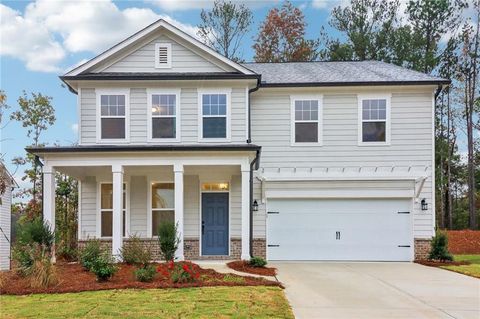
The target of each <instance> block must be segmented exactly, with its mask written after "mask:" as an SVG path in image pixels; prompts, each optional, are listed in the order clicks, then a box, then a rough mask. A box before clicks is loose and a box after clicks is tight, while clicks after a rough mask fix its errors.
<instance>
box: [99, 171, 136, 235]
mask: <svg viewBox="0 0 480 319" xmlns="http://www.w3.org/2000/svg"><path fill="white" fill-rule="evenodd" d="M103 184H113V181H106V180H105V181H100V182H97V205H96V206H97V222H96V233H97V238H100V239H112V237H110V236H108V237H102V185H103ZM123 184H125V197H126V198H125V236H123V239H126V238H128V237H129V236H130V185H129V184H130V183H129V181H126V180H124V181H123ZM112 216H113V208H112ZM112 222H113V218H112ZM112 227H113V225H112Z"/></svg>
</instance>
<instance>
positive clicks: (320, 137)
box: [290, 94, 323, 146]
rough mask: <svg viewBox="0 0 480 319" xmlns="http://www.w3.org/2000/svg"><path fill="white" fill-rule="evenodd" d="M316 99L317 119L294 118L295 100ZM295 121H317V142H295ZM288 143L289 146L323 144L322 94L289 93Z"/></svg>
mask: <svg viewBox="0 0 480 319" xmlns="http://www.w3.org/2000/svg"><path fill="white" fill-rule="evenodd" d="M313 100H316V101H318V119H317V120H316V121H315V120H309V121H297V120H295V102H296V101H313ZM295 123H318V126H317V128H318V140H317V142H299V143H297V142H295ZM290 141H291V143H290V145H291V146H322V145H323V95H322V94H316V95H291V96H290Z"/></svg>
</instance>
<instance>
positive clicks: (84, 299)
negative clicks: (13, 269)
mask: <svg viewBox="0 0 480 319" xmlns="http://www.w3.org/2000/svg"><path fill="white" fill-rule="evenodd" d="M0 308H1V312H2V316H1V317H2V318H39V319H41V318H73V317H75V318H89V319H93V318H293V314H292V311H291V309H290V306H289V304H288V301H287V300H286V298H285V295H284V292H283V290H282V289H280V288H278V287H263V286H257V287H203V288H184V289H145V290H135V289H125V290H109V291H89V292H80V293H64V294H34V295H26V296H0Z"/></svg>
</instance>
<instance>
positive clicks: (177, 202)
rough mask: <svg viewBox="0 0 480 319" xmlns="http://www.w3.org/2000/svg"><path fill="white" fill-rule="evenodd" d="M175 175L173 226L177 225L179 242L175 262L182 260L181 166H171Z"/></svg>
mask: <svg viewBox="0 0 480 319" xmlns="http://www.w3.org/2000/svg"><path fill="white" fill-rule="evenodd" d="M173 172H174V175H175V178H174V182H175V224H176V225H177V230H178V235H179V236H180V242H179V243H178V249H177V251H176V252H175V258H176V259H177V260H184V259H185V258H184V255H183V164H175V165H174V166H173Z"/></svg>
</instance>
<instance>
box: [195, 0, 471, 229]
mask: <svg viewBox="0 0 480 319" xmlns="http://www.w3.org/2000/svg"><path fill="white" fill-rule="evenodd" d="M201 18H202V23H200V24H199V26H198V27H199V30H200V31H199V32H198V35H199V36H200V37H201V38H202V39H203V41H204V42H205V43H206V44H208V45H210V46H212V47H213V48H215V49H216V50H217V51H218V52H220V53H221V54H223V55H225V56H227V57H229V58H232V59H234V60H236V61H243V57H242V54H241V52H240V50H239V49H238V48H239V43H241V41H242V40H244V38H245V35H246V34H247V33H248V32H249V30H250V28H251V27H252V12H251V11H250V9H249V8H248V7H246V6H245V5H242V4H236V3H234V2H229V1H221V0H217V1H216V2H215V4H214V7H213V9H212V10H210V11H208V10H202V13H201ZM479 21H480V0H410V1H409V2H408V4H407V6H406V9H405V10H402V9H401V6H400V1H399V0H395V1H391V0H350V3H349V4H348V5H345V6H337V7H334V8H333V9H332V11H331V13H330V18H329V20H328V21H327V23H328V25H329V26H330V27H331V28H334V29H336V30H337V31H338V32H337V33H338V34H340V35H341V36H340V37H333V36H331V35H330V34H329V33H328V32H327V31H326V28H325V27H322V28H321V30H319V36H318V37H317V38H314V39H307V38H306V32H305V29H306V27H307V23H306V21H305V17H304V15H303V13H302V10H301V9H300V8H298V7H296V6H295V5H294V4H292V3H290V2H288V1H285V2H283V4H281V5H280V6H278V7H275V8H272V9H271V10H270V11H269V12H268V13H267V16H266V17H265V19H264V20H263V22H262V23H261V25H260V26H259V28H258V30H259V31H258V34H257V35H256V36H255V37H254V38H253V44H252V47H253V49H254V51H255V56H254V60H255V61H256V62H291V61H297V62H299V61H317V60H326V61H362V60H379V61H384V62H388V63H393V64H396V65H400V66H403V67H406V68H409V69H412V70H416V71H420V72H424V73H427V74H432V75H437V76H441V77H444V78H448V79H451V80H452V84H451V85H450V86H449V87H444V88H443V89H442V90H441V92H439V94H438V98H437V101H436V109H435V179H436V189H435V193H436V197H435V198H436V214H437V226H438V227H440V228H450V229H462V228H471V229H478V218H479V217H480V216H479V215H480V203H479V199H480V192H479V189H480V168H479V166H480V165H479V163H480V154H479V138H480V137H479V130H480V120H479V111H480V85H479V79H478V75H479V69H480V63H479V62H480V61H479V45H480V43H479V42H480V36H479V29H480V25H479V23H480V22H479ZM212 35H213V36H212ZM460 143H462V144H466V145H467V147H466V155H465V154H461V153H460V151H459V144H460ZM462 155H463V156H462Z"/></svg>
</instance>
